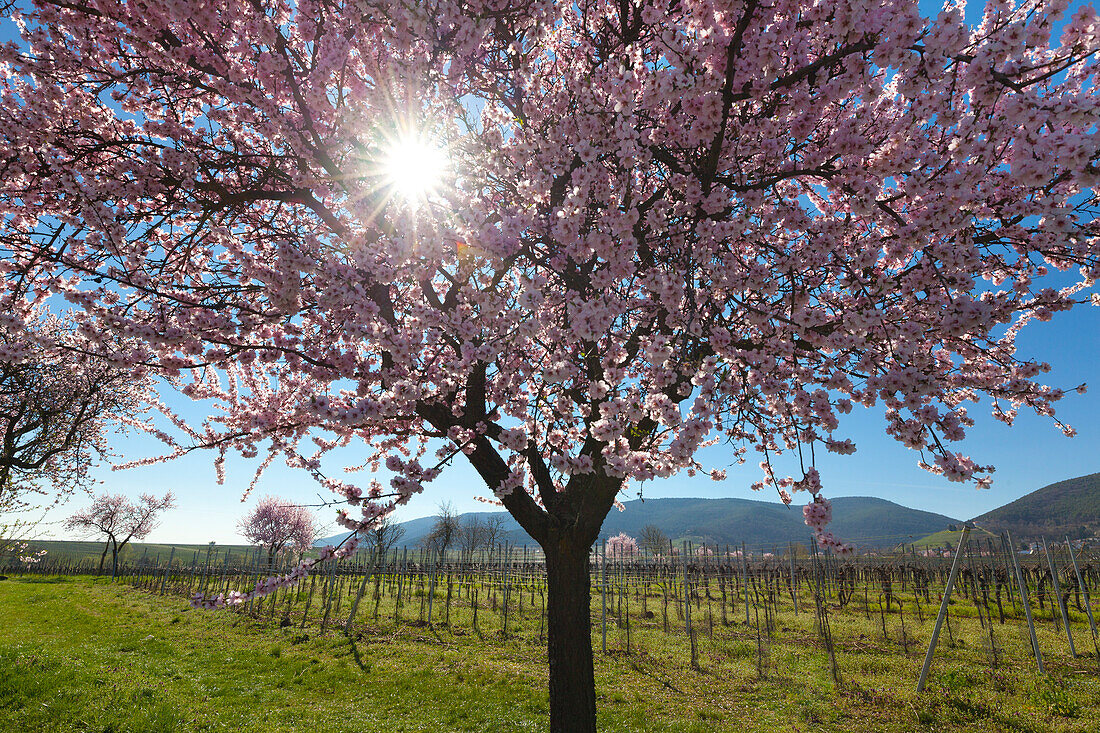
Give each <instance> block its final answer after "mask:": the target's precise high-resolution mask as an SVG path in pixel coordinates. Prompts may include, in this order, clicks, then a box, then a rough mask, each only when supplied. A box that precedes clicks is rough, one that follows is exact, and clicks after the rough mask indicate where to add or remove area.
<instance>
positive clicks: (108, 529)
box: [65, 491, 175, 578]
mask: <svg viewBox="0 0 1100 733" xmlns="http://www.w3.org/2000/svg"><path fill="white" fill-rule="evenodd" d="M173 506H175V497H174V496H172V492H170V491H169V492H167V493H165V494H164V496H163V497H161V498H159V499H158V498H157V497H156V496H154V495H152V494H142V495H141V497H140V499H139V500H138V501H137V502H136V503H135V502H132V501H130V499H129V498H127V497H126V496H124V495H122V494H103V495H101V496H97V497H96V498H95V500H94V501H93V502H92V503H91V505H90V506H88V507H87V508H85V509H82V510H80V511H78V512H76V513H74V514H73V515H72V516H71V517H69V518H68V519H67V520H65V529H67V530H70V531H76V532H81V533H84V534H86V535H90V536H97V535H98V536H99V537H100V539H102V540H103V554H102V555H100V557H99V570H98V571H97V572H100V573H102V572H103V561H104V559H106V557H107V551H108V550H110V551H111V577H112V578H113V577H115V576H116V575H118V553H120V552H122V550H123V549H124V548H125V547H126V545H127V544H128V543H129V542H130V540H140V539H144V538H146V537H148V536H149V533H150V532H152V531H153V530H154V529H156V528H157V525H158V524H159V523H160V520H159V518H158V515H159V514H160V513H161V512H164V511H167V510H168V509H171V508H172V507H173Z"/></svg>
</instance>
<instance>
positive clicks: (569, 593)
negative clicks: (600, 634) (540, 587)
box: [546, 540, 596, 733]
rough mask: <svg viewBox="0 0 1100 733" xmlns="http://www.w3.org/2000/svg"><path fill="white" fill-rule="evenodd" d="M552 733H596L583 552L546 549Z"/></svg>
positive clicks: (560, 547)
mask: <svg viewBox="0 0 1100 733" xmlns="http://www.w3.org/2000/svg"><path fill="white" fill-rule="evenodd" d="M546 579H547V602H546V616H547V630H548V633H547V654H548V658H549V661H550V731H551V733H595V730H596V679H595V676H594V674H593V670H592V626H591V620H590V618H591V605H590V604H591V600H590V595H589V576H588V547H573V546H571V544H570V543H569V542H568V541H567V540H560V541H559V543H558V544H555V545H554V546H552V547H549V548H546Z"/></svg>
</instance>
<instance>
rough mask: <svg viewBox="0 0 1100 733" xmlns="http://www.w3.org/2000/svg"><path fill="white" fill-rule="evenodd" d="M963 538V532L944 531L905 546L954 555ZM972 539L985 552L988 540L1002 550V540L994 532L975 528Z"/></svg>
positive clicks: (957, 530)
mask: <svg viewBox="0 0 1100 733" xmlns="http://www.w3.org/2000/svg"><path fill="white" fill-rule="evenodd" d="M960 537H962V530H961V529H956V530H953V531H952V530H946V529H945V530H942V531H940V532H936V533H934V534H930V535H928V536H927V537H922V538H920V539H919V540H916V541H914V542H912V543H909V544H907V545H905V549H908V548H909V547H910V545H912V546H915V547H916V548H917V549H918V550H923V549H927V548H932V549H936V550H944V549H950V550H951V552H952V553H954V552H955V549H956V548H957V547H958V546H959V538H960ZM970 539H971V540H974V541H976V542H980V543H981V544H979V545H977V547H980V548H981V549H982V550H983V551H984V550H985V549H986V540H993V542H994V545H995V547H996V548H997V550H998V551H999V550H1000V549H1001V539H1000V537H998V536H997V535H995V534H993V533H992V532H987V531H986V530H984V529H982V528H980V527H974V528H973V529H971V530H970Z"/></svg>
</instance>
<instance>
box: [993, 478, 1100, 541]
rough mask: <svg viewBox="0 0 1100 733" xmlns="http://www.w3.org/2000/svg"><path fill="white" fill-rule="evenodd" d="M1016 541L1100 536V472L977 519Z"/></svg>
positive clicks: (1033, 494) (1061, 483)
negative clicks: (1006, 533)
mask: <svg viewBox="0 0 1100 733" xmlns="http://www.w3.org/2000/svg"><path fill="white" fill-rule="evenodd" d="M974 523H975V524H977V525H978V526H979V527H984V528H985V529H988V530H989V531H991V532H996V533H1000V532H1004V531H1009V532H1011V533H1012V537H1013V539H1016V540H1021V539H1034V538H1037V537H1040V536H1046V537H1051V538H1056V537H1058V538H1060V537H1063V536H1064V535H1067V534H1068V535H1069V536H1070V537H1074V538H1077V537H1089V536H1092V535H1094V534H1098V533H1100V473H1092V474H1089V475H1088V476H1078V477H1077V478H1071V479H1066V480H1065V481H1059V482H1058V483H1056V484H1051V485H1050V486H1044V487H1043V488H1041V489H1037V490H1035V491H1032V492H1031V493H1030V494H1028V495H1026V496H1022V497H1020V498H1019V499H1017V500H1016V501H1014V502H1011V503H1009V504H1005V505H1004V506H1002V507H1000V508H997V509H994V510H993V511H991V512H986V513H985V514H983V515H981V516H980V517H976V518H975V519H974Z"/></svg>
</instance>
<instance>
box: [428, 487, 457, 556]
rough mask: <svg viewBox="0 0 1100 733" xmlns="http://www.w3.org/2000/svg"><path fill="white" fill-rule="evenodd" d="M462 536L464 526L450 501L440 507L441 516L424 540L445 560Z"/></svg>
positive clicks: (436, 517)
mask: <svg viewBox="0 0 1100 733" xmlns="http://www.w3.org/2000/svg"><path fill="white" fill-rule="evenodd" d="M461 534H462V525H461V524H460V522H459V518H458V513H457V512H455V510H454V507H453V506H452V505H451V503H450V502H449V501H447V502H443V503H442V504H440V505H439V514H437V515H436V516H435V524H434V525H432V531H431V532H429V533H428V536H427V537H425V538H424V544H425V545H426V546H427V547H429V548H431V549H432V550H434V551H437V552H438V553H439V556H440V558H443V557H446V555H447V550H448V549H449V548H450V547H451V545H453V544H454V543H455V542H456V541H457V540H458V538H459V536H460V535H461Z"/></svg>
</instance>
